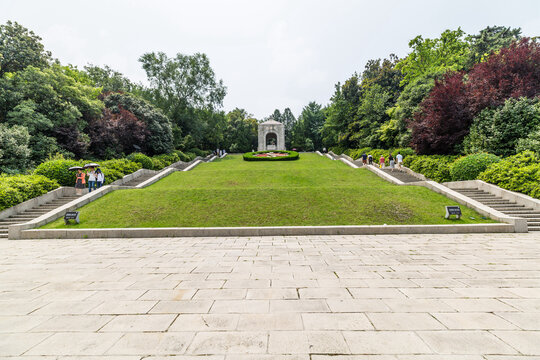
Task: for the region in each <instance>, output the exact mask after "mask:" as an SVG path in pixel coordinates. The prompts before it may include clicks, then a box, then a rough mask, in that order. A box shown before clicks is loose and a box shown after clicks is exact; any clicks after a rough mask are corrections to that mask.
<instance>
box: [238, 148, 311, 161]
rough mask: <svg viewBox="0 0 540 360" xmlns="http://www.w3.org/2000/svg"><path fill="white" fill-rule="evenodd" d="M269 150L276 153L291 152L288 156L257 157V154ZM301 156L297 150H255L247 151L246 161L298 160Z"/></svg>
mask: <svg viewBox="0 0 540 360" xmlns="http://www.w3.org/2000/svg"><path fill="white" fill-rule="evenodd" d="M268 152H274V153H281V154H289V155H287V156H276V157H257V156H255V154H263V153H268ZM299 158H300V154H298V153H297V152H296V151H284V150H279V151H253V152H247V153H245V154H244V160H245V161H288V160H298V159H299Z"/></svg>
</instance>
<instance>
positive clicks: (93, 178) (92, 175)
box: [88, 168, 96, 192]
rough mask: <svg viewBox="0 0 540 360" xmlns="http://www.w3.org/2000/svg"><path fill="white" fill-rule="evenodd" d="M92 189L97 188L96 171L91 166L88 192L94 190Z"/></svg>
mask: <svg viewBox="0 0 540 360" xmlns="http://www.w3.org/2000/svg"><path fill="white" fill-rule="evenodd" d="M92 189H94V190H95V189H96V172H95V171H94V168H90V170H89V171H88V192H92Z"/></svg>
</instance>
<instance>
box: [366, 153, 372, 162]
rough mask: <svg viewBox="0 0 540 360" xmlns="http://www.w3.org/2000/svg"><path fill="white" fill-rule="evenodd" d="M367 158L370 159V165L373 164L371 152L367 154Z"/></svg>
mask: <svg viewBox="0 0 540 360" xmlns="http://www.w3.org/2000/svg"><path fill="white" fill-rule="evenodd" d="M367 160H368V164H369V165H373V155H371V154H369V155H368V156H367Z"/></svg>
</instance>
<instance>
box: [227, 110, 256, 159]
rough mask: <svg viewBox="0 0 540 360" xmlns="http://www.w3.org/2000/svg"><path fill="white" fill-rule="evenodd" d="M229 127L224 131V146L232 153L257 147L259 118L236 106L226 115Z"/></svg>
mask: <svg viewBox="0 0 540 360" xmlns="http://www.w3.org/2000/svg"><path fill="white" fill-rule="evenodd" d="M226 119H227V127H226V130H225V132H224V141H223V147H224V148H225V149H228V150H229V152H231V153H236V152H247V151H250V150H253V149H256V148H257V146H258V144H257V141H258V140H257V139H258V138H257V137H258V134H257V120H256V119H255V118H253V115H251V114H248V113H247V111H246V110H244V109H239V108H236V109H234V110H233V111H231V112H229V113H228V114H227V115H226Z"/></svg>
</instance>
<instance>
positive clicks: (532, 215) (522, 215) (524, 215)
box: [516, 213, 540, 219]
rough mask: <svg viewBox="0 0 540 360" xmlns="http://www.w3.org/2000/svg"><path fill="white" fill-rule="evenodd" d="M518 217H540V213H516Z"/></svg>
mask: <svg viewBox="0 0 540 360" xmlns="http://www.w3.org/2000/svg"><path fill="white" fill-rule="evenodd" d="M516 215H517V216H518V217H521V218H525V219H540V214H537V213H533V214H516Z"/></svg>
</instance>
